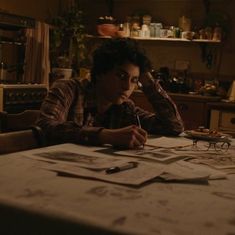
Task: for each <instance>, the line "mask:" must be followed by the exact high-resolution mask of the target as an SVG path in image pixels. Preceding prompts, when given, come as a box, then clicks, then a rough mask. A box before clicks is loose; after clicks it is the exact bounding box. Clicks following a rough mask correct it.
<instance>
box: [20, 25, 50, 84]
mask: <svg viewBox="0 0 235 235" xmlns="http://www.w3.org/2000/svg"><path fill="white" fill-rule="evenodd" d="M25 35H26V47H25V71H24V77H23V82H25V83H37V84H45V85H47V86H49V72H50V61H49V25H48V24H46V23H44V22H39V21H36V24H35V28H33V29H30V28H29V29H26V34H25Z"/></svg>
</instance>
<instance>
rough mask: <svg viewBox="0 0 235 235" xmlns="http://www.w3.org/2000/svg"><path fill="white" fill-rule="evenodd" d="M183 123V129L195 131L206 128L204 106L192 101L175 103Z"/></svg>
mask: <svg viewBox="0 0 235 235" xmlns="http://www.w3.org/2000/svg"><path fill="white" fill-rule="evenodd" d="M175 103H176V105H177V107H178V110H179V113H180V115H181V117H182V119H183V121H184V125H185V129H195V128H198V127H199V126H205V127H206V126H207V123H206V118H205V116H206V110H205V104H204V103H202V102H193V101H177V100H176V101H175Z"/></svg>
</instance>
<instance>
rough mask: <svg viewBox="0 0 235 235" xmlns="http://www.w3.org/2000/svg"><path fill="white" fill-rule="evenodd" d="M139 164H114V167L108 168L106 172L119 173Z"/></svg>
mask: <svg viewBox="0 0 235 235" xmlns="http://www.w3.org/2000/svg"><path fill="white" fill-rule="evenodd" d="M137 166H138V163H137V162H127V163H126V164H123V165H121V166H114V167H110V168H107V169H106V171H105V172H106V174H113V173H117V172H120V171H124V170H128V169H132V168H135V167H137Z"/></svg>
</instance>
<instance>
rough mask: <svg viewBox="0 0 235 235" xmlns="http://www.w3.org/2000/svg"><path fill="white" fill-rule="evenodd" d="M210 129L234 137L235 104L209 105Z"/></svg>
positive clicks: (220, 103) (218, 103) (219, 103)
mask: <svg viewBox="0 0 235 235" xmlns="http://www.w3.org/2000/svg"><path fill="white" fill-rule="evenodd" d="M208 109H209V111H210V129H214V130H218V131H222V132H224V133H227V134H230V135H232V136H233V137H235V103H223V102H216V103H209V104H208Z"/></svg>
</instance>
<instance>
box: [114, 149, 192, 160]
mask: <svg viewBox="0 0 235 235" xmlns="http://www.w3.org/2000/svg"><path fill="white" fill-rule="evenodd" d="M115 154H117V155H120V156H129V157H135V158H139V159H147V160H154V161H156V162H162V163H171V162H173V161H177V160H180V159H184V158H187V157H188V155H187V153H186V152H183V153H181V154H177V153H176V151H175V150H174V149H166V148H155V147H149V146H145V147H144V148H143V149H133V150H122V151H116V152H115Z"/></svg>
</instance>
